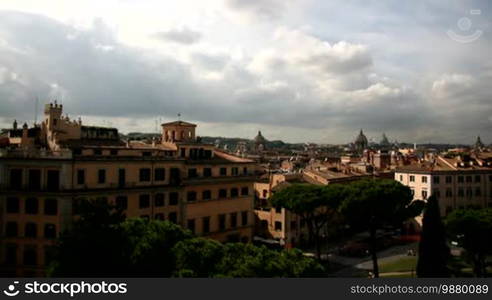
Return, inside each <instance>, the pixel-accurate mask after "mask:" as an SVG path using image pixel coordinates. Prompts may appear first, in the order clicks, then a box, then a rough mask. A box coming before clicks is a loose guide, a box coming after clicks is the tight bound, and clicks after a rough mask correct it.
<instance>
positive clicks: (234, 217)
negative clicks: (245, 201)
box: [187, 211, 248, 234]
mask: <svg viewBox="0 0 492 300" xmlns="http://www.w3.org/2000/svg"><path fill="white" fill-rule="evenodd" d="M240 215H241V223H240V226H246V225H248V211H242V212H241V213H240ZM210 218H211V217H203V218H201V222H202V233H204V234H207V233H209V232H211V228H210ZM226 219H227V215H226V214H220V215H218V216H217V220H218V228H217V230H218V231H224V230H226V229H228V228H237V227H238V226H239V225H238V224H239V223H238V213H237V212H233V213H230V214H229V226H227V223H226ZM196 222H197V219H188V220H187V228H188V229H189V230H191V232H192V233H193V234H195V233H196Z"/></svg>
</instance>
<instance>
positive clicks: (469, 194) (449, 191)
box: [433, 187, 482, 198]
mask: <svg viewBox="0 0 492 300" xmlns="http://www.w3.org/2000/svg"><path fill="white" fill-rule="evenodd" d="M433 193H434V195H436V197H441V191H440V190H438V189H435V190H434V191H433ZM465 195H466V196H467V197H472V196H476V197H480V196H482V189H481V188H480V187H476V188H475V191H473V189H472V188H471V187H469V188H466V189H463V188H458V197H464V196H465ZM445 196H446V198H451V197H453V190H452V189H446V192H445Z"/></svg>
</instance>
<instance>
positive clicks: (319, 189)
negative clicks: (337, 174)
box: [270, 184, 345, 258]
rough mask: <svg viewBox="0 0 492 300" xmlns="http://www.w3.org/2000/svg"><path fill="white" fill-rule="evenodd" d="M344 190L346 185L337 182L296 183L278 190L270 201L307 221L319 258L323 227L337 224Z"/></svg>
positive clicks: (310, 236)
mask: <svg viewBox="0 0 492 300" xmlns="http://www.w3.org/2000/svg"><path fill="white" fill-rule="evenodd" d="M344 191H345V189H344V187H343V186H341V185H337V184H334V185H327V186H317V185H312V184H294V185H291V186H288V187H286V188H284V189H281V190H280V191H277V192H276V193H275V194H273V196H272V197H271V198H270V201H271V203H272V205H273V206H277V207H283V208H285V209H287V210H289V211H290V212H292V213H295V214H297V215H299V216H300V217H301V218H302V219H303V220H304V221H305V222H306V224H307V227H308V233H309V239H310V241H314V243H315V246H316V254H317V257H318V258H319V257H320V255H321V248H320V243H321V242H320V235H321V229H322V228H323V227H324V226H327V225H328V224H331V225H335V223H336V221H337V220H338V219H339V215H338V211H337V209H338V206H339V204H340V203H341V201H342V200H343V198H344Z"/></svg>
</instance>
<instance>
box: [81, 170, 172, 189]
mask: <svg viewBox="0 0 492 300" xmlns="http://www.w3.org/2000/svg"><path fill="white" fill-rule="evenodd" d="M85 173H86V170H85V169H77V184H78V185H83V184H85V183H86V176H85V175H86V174H85ZM125 173H126V172H125V169H119V170H118V181H119V183H122V184H124V183H125V182H126V176H125V175H126V174H125ZM106 177H107V176H106V169H99V170H97V183H98V184H104V183H106ZM164 180H166V169H165V168H155V169H154V181H164ZM139 181H140V182H150V181H151V169H150V168H141V169H140V170H139Z"/></svg>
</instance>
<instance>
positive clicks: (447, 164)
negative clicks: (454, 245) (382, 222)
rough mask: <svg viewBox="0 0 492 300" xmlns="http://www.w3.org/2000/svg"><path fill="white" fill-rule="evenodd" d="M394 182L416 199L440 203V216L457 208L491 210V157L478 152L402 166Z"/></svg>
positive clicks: (491, 154)
mask: <svg viewBox="0 0 492 300" xmlns="http://www.w3.org/2000/svg"><path fill="white" fill-rule="evenodd" d="M395 180H397V181H399V182H401V183H402V184H404V185H406V186H408V187H410V188H411V189H412V192H413V195H414V199H415V200H417V199H419V200H425V199H427V198H428V197H430V196H431V195H435V196H436V197H437V198H438V199H439V204H440V207H441V214H442V215H446V214H448V213H449V212H450V211H452V210H453V209H456V208H465V207H492V153H486V152H481V153H480V152H477V153H473V154H471V155H466V154H460V155H456V156H453V157H446V156H441V155H439V156H436V157H435V158H433V160H432V161H426V162H421V163H418V164H412V165H408V166H402V167H399V168H397V169H396V171H395Z"/></svg>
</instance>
